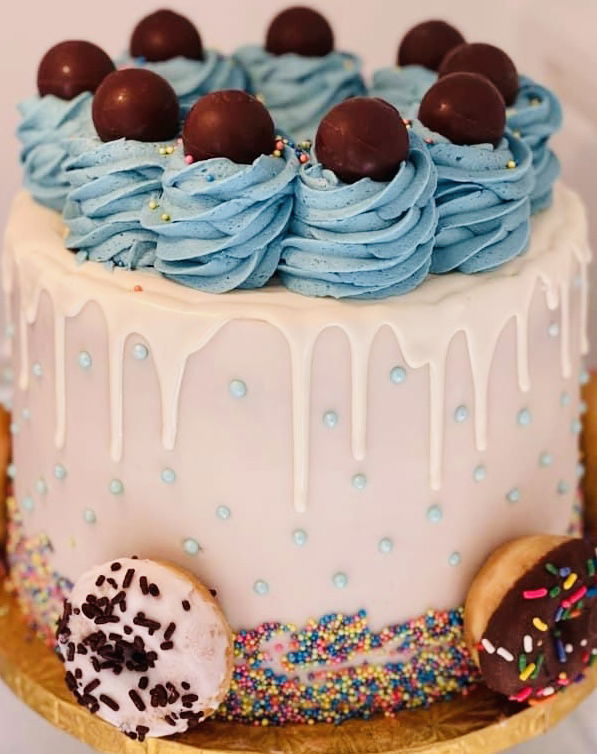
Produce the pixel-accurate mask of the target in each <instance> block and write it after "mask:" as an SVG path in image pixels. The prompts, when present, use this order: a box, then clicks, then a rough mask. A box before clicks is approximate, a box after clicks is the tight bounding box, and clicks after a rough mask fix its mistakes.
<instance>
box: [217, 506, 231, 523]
mask: <svg viewBox="0 0 597 754" xmlns="http://www.w3.org/2000/svg"><path fill="white" fill-rule="evenodd" d="M231 515H232V512H231V510H230V508H229V507H228V506H227V505H218V507H217V508H216V516H217V517H218V518H221V519H222V521H227V520H228V519H229V518H230V516H231Z"/></svg>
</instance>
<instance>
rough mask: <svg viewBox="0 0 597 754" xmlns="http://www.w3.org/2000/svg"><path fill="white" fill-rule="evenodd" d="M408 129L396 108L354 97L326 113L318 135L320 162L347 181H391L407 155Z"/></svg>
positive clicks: (382, 101)
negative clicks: (365, 179)
mask: <svg viewBox="0 0 597 754" xmlns="http://www.w3.org/2000/svg"><path fill="white" fill-rule="evenodd" d="M408 149H409V144H408V132H407V130H406V126H405V125H404V121H403V120H402V118H401V116H400V113H399V112H398V110H396V108H395V107H392V105H390V104H388V103H387V102H385V101H384V100H382V99H378V98H376V97H352V98H351V99H347V100H345V101H344V102H341V103H340V104H339V105H336V107H334V108H333V109H332V110H330V112H329V113H328V114H327V115H326V116H325V118H324V119H323V120H322V121H321V123H320V125H319V129H318V130H317V136H316V137H315V151H316V153H317V159H318V160H319V162H320V163H321V164H322V165H323V166H324V167H325V168H328V169H329V170H333V171H334V173H335V174H336V175H337V176H338V178H340V180H342V181H344V182H345V183H355V182H356V181H358V180H360V179H361V178H367V177H368V178H372V179H373V180H374V181H390V180H391V179H392V178H393V177H394V176H395V175H396V173H397V172H398V169H399V168H400V164H401V163H402V162H403V161H404V160H405V159H406V158H407V156H408Z"/></svg>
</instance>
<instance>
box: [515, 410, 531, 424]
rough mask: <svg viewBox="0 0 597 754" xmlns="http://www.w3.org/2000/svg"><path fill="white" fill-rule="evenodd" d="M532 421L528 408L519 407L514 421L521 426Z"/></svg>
mask: <svg viewBox="0 0 597 754" xmlns="http://www.w3.org/2000/svg"><path fill="white" fill-rule="evenodd" d="M532 421H533V417H532V415H531V412H530V411H529V410H528V408H523V409H521V410H520V411H519V412H518V414H517V416H516V422H517V423H518V424H519V426H521V427H528V426H529V424H530V423H531V422H532Z"/></svg>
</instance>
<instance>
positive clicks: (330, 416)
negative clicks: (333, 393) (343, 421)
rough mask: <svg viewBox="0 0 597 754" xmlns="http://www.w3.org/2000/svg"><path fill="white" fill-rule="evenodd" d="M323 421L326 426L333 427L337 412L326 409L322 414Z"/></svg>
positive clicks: (336, 421) (335, 423) (335, 422)
mask: <svg viewBox="0 0 597 754" xmlns="http://www.w3.org/2000/svg"><path fill="white" fill-rule="evenodd" d="M323 423H324V424H325V426H326V427H329V428H330V429H334V427H335V426H336V425H337V424H338V414H337V413H336V412H335V411H326V412H325V414H324V415H323Z"/></svg>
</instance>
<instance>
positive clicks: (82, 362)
mask: <svg viewBox="0 0 597 754" xmlns="http://www.w3.org/2000/svg"><path fill="white" fill-rule="evenodd" d="M78 361H79V366H80V367H81V369H91V364H92V359H91V354H90V353H89V352H88V351H81V353H80V354H79V358H78Z"/></svg>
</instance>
